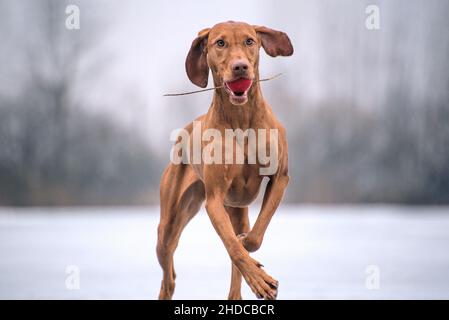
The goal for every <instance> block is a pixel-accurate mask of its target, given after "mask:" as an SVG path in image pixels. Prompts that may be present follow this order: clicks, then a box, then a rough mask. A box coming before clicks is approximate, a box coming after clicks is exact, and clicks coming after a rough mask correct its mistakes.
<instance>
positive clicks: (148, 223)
mask: <svg viewBox="0 0 449 320" xmlns="http://www.w3.org/2000/svg"><path fill="white" fill-rule="evenodd" d="M252 211H253V212H252V221H253V222H254V219H255V218H256V213H257V209H253V210H252ZM158 220H159V212H158V208H156V207H153V208H82V209H76V208H64V209H47V208H39V209H13V208H0V298H1V299H23V298H25V299H43V298H56V299H113V298H114V299H155V298H157V294H158V291H159V285H160V280H161V275H162V273H161V270H160V267H159V265H158V262H157V258H156V253H155V246H156V228H157V224H158ZM253 256H254V257H255V258H256V259H258V260H259V261H261V262H262V263H263V264H264V265H265V268H266V270H267V271H268V272H269V273H270V274H271V275H272V276H273V277H275V278H277V279H278V280H279V282H280V288H279V296H278V298H279V299H346V298H359V299H398V298H423V299H428V298H437V299H441V298H446V299H447V298H449V208H448V207H405V206H404V207H401V206H296V207H295V206H286V205H284V206H282V207H281V208H280V209H279V210H278V212H277V213H276V215H275V217H274V218H273V220H272V223H271V224H270V226H269V229H268V231H267V234H266V237H265V240H264V243H263V245H262V248H261V249H260V250H259V251H258V252H257V253H255V254H253ZM69 265H75V266H78V268H79V270H80V289H79V290H69V289H67V288H66V284H65V283H66V278H67V277H68V275H67V274H66V273H65V271H66V267H67V266H69ZM370 265H375V266H377V267H378V268H379V271H380V274H379V289H377V290H375V289H368V288H367V287H366V281H367V277H369V274H367V273H366V271H367V268H368V266H370ZM175 268H176V272H177V274H178V279H177V284H176V291H175V296H174V298H175V299H223V298H226V297H227V293H228V289H229V282H230V260H229V257H228V256H227V254H226V251H225V249H224V247H223V245H222V243H221V242H220V240H219V238H218V235H217V234H216V233H215V231H214V229H213V227H212V225H211V223H210V221H209V219H208V217H207V214H206V213H205V211H204V209H203V210H201V212H200V213H199V214H198V215H197V217H196V218H195V219H194V220H192V222H191V223H190V224H189V225H188V226H187V228H186V230H185V231H184V233H183V236H182V238H181V241H180V245H179V248H178V250H177V252H176V255H175ZM243 296H244V298H246V299H254V296H253V294H252V293H251V292H250V290H249V288H248V287H247V286H246V285H244V290H243Z"/></svg>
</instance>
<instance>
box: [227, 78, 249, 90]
mask: <svg viewBox="0 0 449 320" xmlns="http://www.w3.org/2000/svg"><path fill="white" fill-rule="evenodd" d="M251 83H252V81H251V80H250V79H237V80H234V81H232V82H227V83H226V84H227V85H228V87H229V89H231V90H232V92H245V91H246V90H248V88H249V87H250V86H251Z"/></svg>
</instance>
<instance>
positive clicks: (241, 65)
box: [232, 60, 248, 75]
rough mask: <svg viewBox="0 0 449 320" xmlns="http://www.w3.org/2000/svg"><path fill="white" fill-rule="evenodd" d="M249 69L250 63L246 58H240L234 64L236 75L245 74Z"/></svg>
mask: <svg viewBox="0 0 449 320" xmlns="http://www.w3.org/2000/svg"><path fill="white" fill-rule="evenodd" d="M247 70H248V63H247V62H246V61H244V60H238V61H236V62H234V63H233V64H232V71H233V72H234V74H235V75H241V74H244V73H245V72H246V71H247Z"/></svg>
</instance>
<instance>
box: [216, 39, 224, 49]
mask: <svg viewBox="0 0 449 320" xmlns="http://www.w3.org/2000/svg"><path fill="white" fill-rule="evenodd" d="M216 44H217V46H219V47H220V48H223V47H224V46H225V42H224V41H223V40H217V42H216Z"/></svg>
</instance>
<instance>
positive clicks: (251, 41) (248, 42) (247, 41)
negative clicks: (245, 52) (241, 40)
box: [245, 38, 254, 46]
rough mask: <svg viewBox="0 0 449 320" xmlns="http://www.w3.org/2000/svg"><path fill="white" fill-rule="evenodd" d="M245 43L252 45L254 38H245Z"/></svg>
mask: <svg viewBox="0 0 449 320" xmlns="http://www.w3.org/2000/svg"><path fill="white" fill-rule="evenodd" d="M245 43H246V45H247V46H252V45H253V44H254V40H253V39H251V38H248V39H246V41H245Z"/></svg>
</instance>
